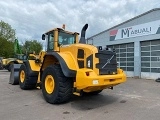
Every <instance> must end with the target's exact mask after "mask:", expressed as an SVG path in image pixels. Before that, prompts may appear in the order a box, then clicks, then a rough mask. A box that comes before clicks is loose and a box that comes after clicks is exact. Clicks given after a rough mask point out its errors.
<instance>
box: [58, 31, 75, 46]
mask: <svg viewBox="0 0 160 120" xmlns="http://www.w3.org/2000/svg"><path fill="white" fill-rule="evenodd" d="M58 43H59V45H70V44H74V43H75V34H69V33H65V32H62V31H60V32H59V34H58Z"/></svg>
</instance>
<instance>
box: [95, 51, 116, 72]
mask: <svg viewBox="0 0 160 120" xmlns="http://www.w3.org/2000/svg"><path fill="white" fill-rule="evenodd" d="M95 56H96V58H99V63H97V64H96V68H98V69H99V74H100V75H112V74H117V60H116V53H115V52H112V51H108V50H102V51H99V52H98V53H96V54H95Z"/></svg>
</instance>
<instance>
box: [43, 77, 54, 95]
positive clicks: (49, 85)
mask: <svg viewBox="0 0 160 120" xmlns="http://www.w3.org/2000/svg"><path fill="white" fill-rule="evenodd" d="M54 84H55V83H54V78H53V77H52V76H51V75H47V76H46V78H45V89H46V92H47V93H48V94H51V93H52V92H53V90H54Z"/></svg>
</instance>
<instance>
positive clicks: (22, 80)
mask: <svg viewBox="0 0 160 120" xmlns="http://www.w3.org/2000/svg"><path fill="white" fill-rule="evenodd" d="M28 72H29V71H28V69H27V66H26V65H25V64H22V65H21V67H20V70H19V85H20V88H21V89H23V90H29V89H34V88H35V87H36V81H35V80H32V79H31V77H30V76H29V73H28Z"/></svg>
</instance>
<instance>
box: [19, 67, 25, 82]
mask: <svg viewBox="0 0 160 120" xmlns="http://www.w3.org/2000/svg"><path fill="white" fill-rule="evenodd" d="M24 80H25V72H24V70H22V71H21V73H20V81H21V83H23V82H24Z"/></svg>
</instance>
